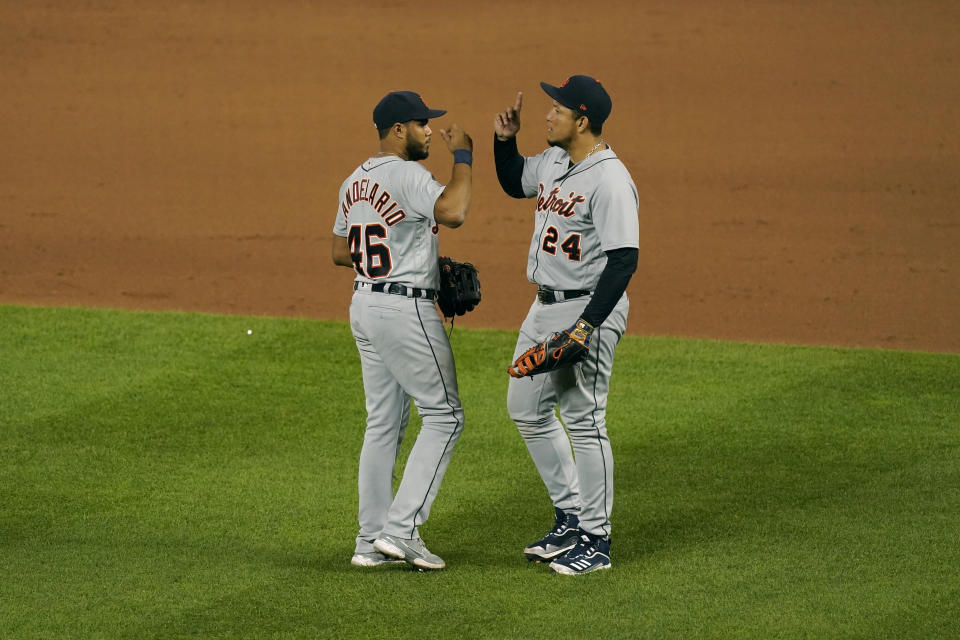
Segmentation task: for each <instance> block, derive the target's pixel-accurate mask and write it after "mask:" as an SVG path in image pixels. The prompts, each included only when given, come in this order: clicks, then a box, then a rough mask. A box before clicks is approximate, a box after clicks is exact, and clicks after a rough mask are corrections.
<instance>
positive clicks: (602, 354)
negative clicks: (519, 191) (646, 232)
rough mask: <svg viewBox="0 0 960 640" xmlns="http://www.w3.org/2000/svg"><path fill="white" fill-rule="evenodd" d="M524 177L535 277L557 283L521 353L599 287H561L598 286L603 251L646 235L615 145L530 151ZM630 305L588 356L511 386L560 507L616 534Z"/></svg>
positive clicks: (531, 323)
mask: <svg viewBox="0 0 960 640" xmlns="http://www.w3.org/2000/svg"><path fill="white" fill-rule="evenodd" d="M522 184H523V193H524V195H525V196H526V197H528V198H531V197H535V198H536V216H535V219H534V233H533V237H532V239H531V242H530V252H529V255H528V262H527V278H528V279H529V280H530V282H532V283H535V284H536V285H537V286H538V288H540V289H545V290H550V291H549V292H548V295H546V296H543V297H544V300H545V302H544V301H541V299H540V296H538V298H537V299H536V300H535V301H534V302H533V304H532V305H531V307H530V310H529V312H528V313H527V317H526V319H525V320H524V322H523V325H522V326H521V327H520V335H519V337H518V339H517V345H516V350H515V352H514V358H516V357H517V356H519V355H520V354H521V353H522V352H523V351H524V350H526V349H527V348H528V347H530V346H531V345H533V344H536V343H538V342H541V341H543V340H544V339H546V338H547V337H549V336H550V335H551V334H553V333H554V332H556V331H559V330H561V329H566V328H568V327H570V326H572V325H573V323H574V322H576V320H577V318H579V317H580V315H581V314H582V313H583V310H584V309H585V308H586V306H587V304H588V303H589V301H590V295H577V294H575V293H574V294H571V296H570V297H569V298H567V297H566V296H565V295H564V294H563V293H562V292H564V291H569V292H581V291H589V292H592V291H593V290H594V289H595V287H596V284H597V281H598V279H599V277H600V273H601V271H603V268H604V266H605V264H606V262H607V257H606V255H605V253H604V252H606V251H610V250H613V249H620V248H628V247H629V248H637V247H639V234H640V231H639V220H638V217H637V212H638V208H639V202H638V197H637V188H636V186H635V185H634V183H633V180H632V179H631V177H630V174H629V172H628V171H627V169H626V167H625V166H624V165H623V163H622V162H621V161H620V160H619V159H618V158H617V156H616V154H614V152H613V150H612V149H606V150H604V151H600V152H598V153H595V154H593V155H590V156H589V157H587V158H586V159H584V160H583V161H582V162H580V163H579V164H577V165H574V166H573V167H571V166H570V157H569V155H568V154H567V152H566V151H564V150H563V149H561V148H559V147H551V148H549V149H547V150H546V151H544V152H543V153H541V154H539V155H537V156H533V157H528V158H524V164H523V176H522ZM574 295H576V297H573V296H574ZM551 298H552V299H554V300H556V301H552V300H551ZM628 310H629V301H628V299H627V296H626V294H624V295H623V296H622V297H621V298H620V300H619V302H617V304H616V306H615V307H614V309H613V311H612V312H611V313H610V315H609V316H608V317H607V318H606V320H605V321H604V322H603V323H602V324H601V325H600V326H599V327H597V329H596V331H595V332H594V335H593V337H592V338H591V342H590V351H589V354H588V355H587V358H586V359H585V360H583V361H582V362H580V363H578V364H577V365H575V366H573V367H568V368H566V369H560V370H558V371H555V372H552V373H550V374H548V375H540V376H533V377H525V378H511V379H510V386H509V388H508V392H507V408H508V411H509V413H510V417H511V418H512V419H513V420H514V422H515V423H516V424H517V428H518V429H519V431H520V433H521V435H522V436H523V438H524V441H525V442H526V445H527V449H528V450H529V452H530V455H531V457H532V458H533V461H534V464H535V465H536V467H537V470H538V471H539V473H540V477H541V478H542V479H543V482H544V484H545V485H546V488H547V492H548V493H549V495H550V498H551V499H552V501H553V503H554V506H556V507H557V508H559V509H561V510H563V511H572V512H576V511H579V512H580V527H581V529H582V530H583V531H586V532H587V533H591V534H594V535H610V512H611V509H612V508H613V455H612V453H611V450H610V441H609V439H608V437H607V429H606V407H607V395H608V391H609V388H610V386H609V385H610V374H611V371H612V368H613V357H614V350H615V348H616V345H617V343H618V342H619V341H620V338H621V336H623V333H624V332H625V331H626V327H627V313H628ZM555 406H559V408H560V416H561V418H562V420H563V423H561V422H560V420H558V419H557V417H556V415H555V414H554V407H555ZM564 425H566V429H567V431H568V432H569V439H568V438H567V436H566V434H565V433H564ZM571 444H572V446H573V452H572V454H571Z"/></svg>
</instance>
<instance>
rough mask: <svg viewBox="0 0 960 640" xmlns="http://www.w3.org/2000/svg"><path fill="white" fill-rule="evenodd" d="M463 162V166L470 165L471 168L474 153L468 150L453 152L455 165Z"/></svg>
mask: <svg viewBox="0 0 960 640" xmlns="http://www.w3.org/2000/svg"><path fill="white" fill-rule="evenodd" d="M458 162H462V163H463V164H468V165H470V166H471V167H472V166H473V151H469V150H467V149H457V150H456V151H454V152H453V164H457V163H458Z"/></svg>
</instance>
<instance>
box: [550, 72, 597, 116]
mask: <svg viewBox="0 0 960 640" xmlns="http://www.w3.org/2000/svg"><path fill="white" fill-rule="evenodd" d="M540 87H541V88H542V89H543V90H544V91H546V92H547V95H548V96H550V97H551V98H553V99H554V100H556V101H557V102H559V103H560V104H562V105H563V106H565V107H566V108H568V109H573V110H575V111H579V112H580V113H581V114H583V115H585V116H587V117H588V118H590V121H591V122H594V123H596V124H602V123H603V121H604V120H606V119H607V117H608V116H609V115H610V110H611V109H612V108H613V101H611V100H610V96H609V94H607V90H606V89H604V88H603V85H602V84H600V82H599V81H597V80H595V79H594V78H591V77H590V76H581V75H577V76H570V77H569V78H567V79H566V80H564V81H563V84H561V85H560V86H559V87H555V86H553V85H552V84H547V83H546V82H541V83H540Z"/></svg>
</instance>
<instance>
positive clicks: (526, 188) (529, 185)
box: [521, 148, 556, 198]
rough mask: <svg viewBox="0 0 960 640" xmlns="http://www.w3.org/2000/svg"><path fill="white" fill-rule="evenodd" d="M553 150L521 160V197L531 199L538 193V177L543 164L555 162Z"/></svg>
mask: <svg viewBox="0 0 960 640" xmlns="http://www.w3.org/2000/svg"><path fill="white" fill-rule="evenodd" d="M551 151H554V149H552V148H551V149H547V150H545V151H543V152H541V153H538V154H537V155H535V156H530V157H525V158H524V159H523V176H522V177H521V183H522V185H523V195H524V196H526V197H527V198H532V197H534V196H535V195H537V194H538V193H539V191H540V190H539V187H540V175H541V173H542V168H543V166H544V164H549V163H553V162H555V161H556V157H555V154H554V153H551Z"/></svg>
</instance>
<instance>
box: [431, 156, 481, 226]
mask: <svg viewBox="0 0 960 640" xmlns="http://www.w3.org/2000/svg"><path fill="white" fill-rule="evenodd" d="M472 196H473V167H471V166H470V165H469V164H467V163H464V162H457V163H454V165H453V175H452V177H451V178H450V182H448V183H447V186H446V187H444V189H443V193H441V194H440V197H439V198H437V203H436V204H435V205H434V207H433V217H434V219H435V220H436V221H437V222H438V223H439V224H442V225H443V226H445V227H450V228H451V229H456V228H457V227H459V226H460V225H462V224H463V222H464V221H465V220H466V219H467V211H468V210H469V209H470V199H471V197H472Z"/></svg>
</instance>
